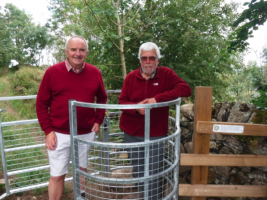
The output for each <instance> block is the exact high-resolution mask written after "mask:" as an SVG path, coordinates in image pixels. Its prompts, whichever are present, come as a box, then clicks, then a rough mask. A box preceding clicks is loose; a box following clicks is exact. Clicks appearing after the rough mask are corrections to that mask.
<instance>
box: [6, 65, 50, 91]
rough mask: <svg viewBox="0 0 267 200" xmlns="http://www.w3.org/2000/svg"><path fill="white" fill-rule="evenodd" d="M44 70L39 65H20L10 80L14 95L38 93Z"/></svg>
mask: <svg viewBox="0 0 267 200" xmlns="http://www.w3.org/2000/svg"><path fill="white" fill-rule="evenodd" d="M44 72H45V71H44V70H42V69H39V68H37V67H20V69H19V70H18V71H16V72H15V74H14V76H13V77H12V78H11V80H10V83H11V86H12V89H13V92H14V95H36V94H37V92H38V90H39V86H40V83H41V80H42V78H43V75H44Z"/></svg>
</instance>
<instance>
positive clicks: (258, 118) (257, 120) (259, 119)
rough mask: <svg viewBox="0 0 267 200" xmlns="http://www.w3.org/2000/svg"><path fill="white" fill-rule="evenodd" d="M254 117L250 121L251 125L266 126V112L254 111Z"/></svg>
mask: <svg viewBox="0 0 267 200" xmlns="http://www.w3.org/2000/svg"><path fill="white" fill-rule="evenodd" d="M254 112H255V116H254V117H253V119H252V120H251V121H252V123H253V124H267V111H266V110H254Z"/></svg>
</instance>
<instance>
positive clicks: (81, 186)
mask: <svg viewBox="0 0 267 200" xmlns="http://www.w3.org/2000/svg"><path fill="white" fill-rule="evenodd" d="M80 170H82V171H84V172H87V169H86V168H83V167H80ZM80 189H81V191H84V192H85V177H84V176H80Z"/></svg>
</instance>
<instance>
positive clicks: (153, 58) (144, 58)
mask: <svg viewBox="0 0 267 200" xmlns="http://www.w3.org/2000/svg"><path fill="white" fill-rule="evenodd" d="M147 59H149V61H155V60H156V59H157V57H155V56H150V57H146V56H142V57H141V61H147Z"/></svg>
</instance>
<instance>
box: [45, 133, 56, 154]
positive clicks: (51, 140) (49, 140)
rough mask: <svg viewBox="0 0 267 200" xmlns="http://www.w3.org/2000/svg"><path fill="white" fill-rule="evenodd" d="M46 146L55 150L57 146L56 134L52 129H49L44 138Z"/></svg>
mask: <svg viewBox="0 0 267 200" xmlns="http://www.w3.org/2000/svg"><path fill="white" fill-rule="evenodd" d="M45 140H46V141H45V143H46V148H48V149H49V150H55V149H56V147H57V136H56V134H55V132H54V131H51V132H50V133H49V134H48V135H47V136H46V139H45Z"/></svg>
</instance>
